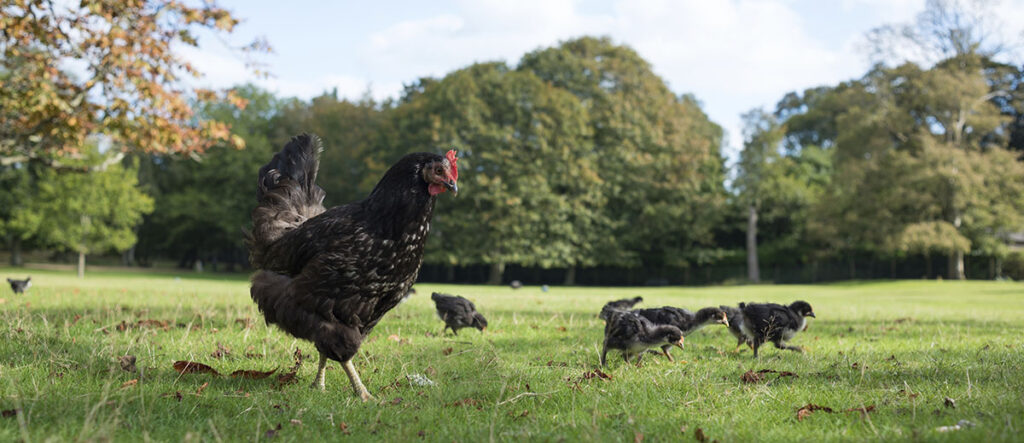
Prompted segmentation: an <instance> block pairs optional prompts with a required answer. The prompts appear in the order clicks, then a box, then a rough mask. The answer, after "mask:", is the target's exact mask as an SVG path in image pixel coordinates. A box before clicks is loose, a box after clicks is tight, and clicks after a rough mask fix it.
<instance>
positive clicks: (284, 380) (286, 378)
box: [277, 372, 298, 386]
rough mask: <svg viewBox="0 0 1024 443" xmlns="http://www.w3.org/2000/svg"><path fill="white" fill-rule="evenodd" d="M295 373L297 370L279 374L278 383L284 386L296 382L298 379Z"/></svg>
mask: <svg viewBox="0 0 1024 443" xmlns="http://www.w3.org/2000/svg"><path fill="white" fill-rule="evenodd" d="M295 374H296V373H295V372H289V373H287V374H281V375H278V376H277V385H278V386H284V385H287V384H292V383H295V382H296V381H298V380H296V378H295Z"/></svg>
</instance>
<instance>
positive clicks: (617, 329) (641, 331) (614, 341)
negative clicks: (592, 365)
mask: <svg viewBox="0 0 1024 443" xmlns="http://www.w3.org/2000/svg"><path fill="white" fill-rule="evenodd" d="M662 345H669V346H678V347H679V348H680V349H682V347H683V331H681V330H679V328H677V327H675V326H671V325H655V324H654V323H651V322H650V320H647V319H646V318H643V317H641V316H639V315H637V314H635V313H632V312H628V311H615V312H612V313H611V316H610V317H609V318H608V322H607V323H606V324H605V326H604V346H603V347H602V349H601V366H607V365H608V363H607V355H608V350H609V349H618V350H620V351H622V359H623V360H624V361H626V362H627V363H628V362H629V358H630V357H631V356H633V355H636V364H637V365H640V359H641V358H642V357H643V353H644V351H646V350H648V349H649V348H653V347H657V346H662Z"/></svg>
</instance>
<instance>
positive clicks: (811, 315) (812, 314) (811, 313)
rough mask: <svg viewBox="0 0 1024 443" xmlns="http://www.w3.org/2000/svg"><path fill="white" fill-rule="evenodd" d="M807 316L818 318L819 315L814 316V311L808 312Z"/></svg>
mask: <svg viewBox="0 0 1024 443" xmlns="http://www.w3.org/2000/svg"><path fill="white" fill-rule="evenodd" d="M807 316H808V317H811V318H818V317H815V316H814V313H813V312H808V313H807Z"/></svg>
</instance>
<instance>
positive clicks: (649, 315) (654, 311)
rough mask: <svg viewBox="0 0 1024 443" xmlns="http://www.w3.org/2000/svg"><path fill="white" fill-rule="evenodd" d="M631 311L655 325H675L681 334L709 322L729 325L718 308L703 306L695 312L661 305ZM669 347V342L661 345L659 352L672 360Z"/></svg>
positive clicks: (686, 333)
mask: <svg viewBox="0 0 1024 443" xmlns="http://www.w3.org/2000/svg"><path fill="white" fill-rule="evenodd" d="M633 312H634V313H636V314H637V315H639V316H641V317H643V318H646V319H647V320H650V321H651V323H654V324H656V325H671V326H675V327H677V328H679V330H680V331H682V332H683V336H687V335H690V334H691V333H693V332H695V331H697V330H699V329H700V328H703V327H705V326H707V325H711V324H720V325H726V326H728V325H729V318H728V316H727V315H726V313H725V311H722V310H721V309H719V308H703V309H701V310H699V311H697V313H693V312H691V311H690V310H688V309H682V308H676V307H673V306H663V307H660V308H647V309H637V310H635V311H633ZM671 347H672V345H671V344H666V345H663V346H662V347H661V353H662V354H665V357H666V358H668V359H669V361H673V360H672V356H671V355H670V354H669V353H668V350H669V348H671Z"/></svg>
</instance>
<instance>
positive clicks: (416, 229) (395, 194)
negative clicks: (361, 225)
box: [363, 177, 435, 242]
mask: <svg viewBox="0 0 1024 443" xmlns="http://www.w3.org/2000/svg"><path fill="white" fill-rule="evenodd" d="M413 178H415V177H413ZM389 179H390V180H389ZM434 200H435V198H434V196H432V195H430V194H429V193H428V192H427V189H426V186H422V184H421V183H418V182H417V181H416V180H399V179H398V177H385V178H384V179H383V180H381V181H380V183H378V184H377V187H375V188H374V189H373V192H371V193H370V196H369V197H367V198H366V200H364V201H363V205H364V207H365V208H366V211H367V213H368V214H371V216H372V217H373V226H374V228H375V230H376V231H377V233H378V235H380V236H382V237H385V238H388V239H392V240H400V239H403V238H406V237H409V236H410V235H412V236H415V237H417V238H416V240H418V241H420V242H422V241H423V240H424V238H425V237H426V235H427V230H428V229H429V225H430V219H431V217H433V214H434Z"/></svg>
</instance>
